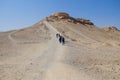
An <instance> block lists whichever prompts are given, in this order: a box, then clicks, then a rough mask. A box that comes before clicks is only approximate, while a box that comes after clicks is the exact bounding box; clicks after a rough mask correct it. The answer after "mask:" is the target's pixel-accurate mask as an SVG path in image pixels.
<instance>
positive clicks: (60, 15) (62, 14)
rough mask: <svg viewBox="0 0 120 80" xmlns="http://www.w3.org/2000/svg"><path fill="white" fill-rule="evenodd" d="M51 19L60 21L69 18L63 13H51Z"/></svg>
mask: <svg viewBox="0 0 120 80" xmlns="http://www.w3.org/2000/svg"><path fill="white" fill-rule="evenodd" d="M52 17H57V18H60V19H64V18H69V14H67V13H64V12H60V13H53V14H52Z"/></svg>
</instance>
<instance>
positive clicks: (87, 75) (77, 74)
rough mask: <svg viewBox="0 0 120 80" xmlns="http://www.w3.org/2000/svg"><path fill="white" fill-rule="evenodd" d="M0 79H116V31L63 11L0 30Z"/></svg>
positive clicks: (119, 69) (119, 74) (119, 41)
mask: <svg viewBox="0 0 120 80" xmlns="http://www.w3.org/2000/svg"><path fill="white" fill-rule="evenodd" d="M56 33H60V34H61V35H62V36H64V37H65V45H62V44H60V43H59V41H58V38H56V36H55V35H56ZM0 80H120V31H119V30H118V29H117V28H115V27H112V28H108V27H107V28H102V29H101V28H98V27H96V26H95V25H94V24H93V23H92V22H90V21H89V20H85V19H74V18H72V17H70V16H69V15H68V14H67V15H65V14H64V13H63V14H62V15H59V14H56V15H55V16H54V14H53V15H52V16H50V17H47V18H45V19H43V20H41V21H40V22H38V23H36V24H34V25H32V26H30V27H28V28H25V29H21V30H13V31H8V32H0Z"/></svg>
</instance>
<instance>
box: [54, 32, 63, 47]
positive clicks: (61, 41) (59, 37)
mask: <svg viewBox="0 0 120 80" xmlns="http://www.w3.org/2000/svg"><path fill="white" fill-rule="evenodd" d="M56 37H57V38H58V39H59V42H60V43H61V44H63V45H64V44H65V38H64V37H63V36H62V35H60V34H59V33H57V34H56Z"/></svg>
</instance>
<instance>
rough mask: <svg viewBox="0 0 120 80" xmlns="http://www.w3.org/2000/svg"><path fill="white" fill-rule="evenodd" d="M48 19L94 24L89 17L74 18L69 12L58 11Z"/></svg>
mask: <svg viewBox="0 0 120 80" xmlns="http://www.w3.org/2000/svg"><path fill="white" fill-rule="evenodd" d="M46 19H47V20H48V21H60V20H64V21H67V22H70V23H74V24H83V25H85V24H88V25H94V24H93V23H92V22H91V21H90V20H88V19H83V18H73V17H71V16H69V14H68V13H65V12H58V13H53V14H52V15H51V16H50V17H47V18H46Z"/></svg>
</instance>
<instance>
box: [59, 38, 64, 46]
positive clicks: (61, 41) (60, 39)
mask: <svg viewBox="0 0 120 80" xmlns="http://www.w3.org/2000/svg"><path fill="white" fill-rule="evenodd" d="M59 42H60V43H61V44H63V45H64V44H65V38H64V37H63V36H60V37H59Z"/></svg>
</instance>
